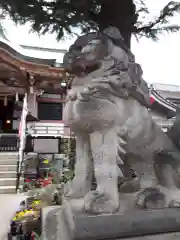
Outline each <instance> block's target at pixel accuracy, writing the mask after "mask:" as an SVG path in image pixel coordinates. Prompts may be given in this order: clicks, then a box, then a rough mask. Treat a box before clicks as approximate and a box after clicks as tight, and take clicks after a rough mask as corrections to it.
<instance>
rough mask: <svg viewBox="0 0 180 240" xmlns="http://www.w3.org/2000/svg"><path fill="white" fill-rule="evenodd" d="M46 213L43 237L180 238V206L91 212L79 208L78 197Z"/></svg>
mask: <svg viewBox="0 0 180 240" xmlns="http://www.w3.org/2000/svg"><path fill="white" fill-rule="evenodd" d="M73 201H75V200H73ZM75 205H76V207H77V208H76V209H75V208H74V206H75ZM79 206H81V204H80V205H79ZM49 210H51V211H49ZM46 212H47V209H46ZM43 215H44V219H43V226H44V235H43V240H104V239H106V240H115V239H116V240H120V239H126V240H128V239H129V240H130V239H131V240H156V239H157V240H177V239H180V209H159V210H154V211H139V210H138V211H134V212H131V213H126V214H122V213H117V214H104V215H89V214H87V213H83V212H82V211H80V209H78V201H77V203H76V204H74V203H73V205H72V202H66V203H65V204H64V205H63V206H62V207H54V208H53V209H50V208H49V209H48V213H46V216H45V212H44V214H43Z"/></svg>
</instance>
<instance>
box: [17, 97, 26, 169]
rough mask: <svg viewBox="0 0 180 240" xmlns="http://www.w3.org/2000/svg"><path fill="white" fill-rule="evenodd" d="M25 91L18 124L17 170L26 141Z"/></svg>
mask: <svg viewBox="0 0 180 240" xmlns="http://www.w3.org/2000/svg"><path fill="white" fill-rule="evenodd" d="M27 105H28V103H27V93H26V94H25V96H24V100H23V108H22V115H21V121H20V124H19V139H20V146H19V169H18V172H20V169H21V163H22V160H23V150H24V147H25V141H26V117H27V114H28V108H27Z"/></svg>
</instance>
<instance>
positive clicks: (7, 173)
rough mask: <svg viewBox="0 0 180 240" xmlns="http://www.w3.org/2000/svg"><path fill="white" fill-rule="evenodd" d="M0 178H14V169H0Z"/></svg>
mask: <svg viewBox="0 0 180 240" xmlns="http://www.w3.org/2000/svg"><path fill="white" fill-rule="evenodd" d="M1 178H16V171H0V179H1Z"/></svg>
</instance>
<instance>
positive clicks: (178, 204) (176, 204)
mask: <svg viewBox="0 0 180 240" xmlns="http://www.w3.org/2000/svg"><path fill="white" fill-rule="evenodd" d="M169 207H170V208H180V201H177V200H172V201H171V202H170V203H169Z"/></svg>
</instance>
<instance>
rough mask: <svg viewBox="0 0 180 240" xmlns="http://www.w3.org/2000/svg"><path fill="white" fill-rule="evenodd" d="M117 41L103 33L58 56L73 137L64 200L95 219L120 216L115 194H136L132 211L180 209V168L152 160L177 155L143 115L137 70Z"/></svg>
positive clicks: (144, 98)
mask: <svg viewBox="0 0 180 240" xmlns="http://www.w3.org/2000/svg"><path fill="white" fill-rule="evenodd" d="M118 38H119V39H118ZM119 40H121V41H119ZM121 43H122V39H121V34H120V33H118V30H117V29H115V28H113V27H109V28H107V29H106V30H105V31H104V32H100V31H97V32H94V33H89V34H86V35H84V36H81V37H79V38H78V39H77V40H76V41H75V43H74V44H73V45H72V46H71V47H70V49H69V51H68V53H67V54H66V55H65V57H64V66H65V68H66V70H68V71H69V72H71V73H73V74H74V76H75V77H74V79H73V81H72V88H71V90H70V91H68V101H67V103H66V105H65V108H64V113H63V117H64V122H65V124H67V125H68V126H69V127H70V128H71V130H72V131H73V132H74V133H75V135H76V166H75V177H74V179H73V181H72V182H69V183H68V184H67V185H66V187H65V195H66V196H67V197H69V198H72V199H75V198H84V209H85V211H86V212H89V213H96V214H101V213H114V212H117V211H118V210H119V206H120V208H121V210H122V205H121V202H120V198H119V192H120V193H121V196H122V197H123V195H124V193H125V192H126V193H127V192H132V191H134V189H135V190H137V191H138V190H142V192H141V194H140V195H137V198H136V199H135V200H134V209H135V206H136V207H138V208H141V209H142V208H144V209H147V208H148V209H149V208H159V207H168V206H171V207H173V204H174V205H175V206H177V205H178V204H179V206H180V196H178V194H179V193H180V191H179V189H180V174H179V172H180V167H179V166H180V163H179V162H178V161H176V160H175V158H169V157H168V158H166V159H165V158H164V157H162V156H159V155H157V153H159V152H161V151H162V150H163V151H165V152H177V151H178V150H177V148H176V146H175V144H174V143H173V142H172V140H171V139H170V138H169V137H168V136H167V134H165V133H164V132H163V131H162V130H161V128H160V127H159V126H157V125H156V124H155V123H154V122H153V120H152V118H151V116H150V115H149V111H148V106H149V103H150V96H149V90H148V86H147V84H146V82H145V81H144V80H143V78H142V69H141V67H140V65H139V64H137V63H136V62H135V58H134V56H133V54H132V53H131V51H130V50H127V49H125V48H124V47H123V46H122V44H121ZM155 156H156V158H155ZM131 169H133V171H134V172H135V173H136V174H135V175H136V176H135V178H134V177H133V176H132V173H131ZM93 174H94V176H93ZM93 177H95V180H96V184H97V188H96V189H95V190H94V189H93V190H92V179H93ZM119 179H120V181H119ZM119 182H121V183H122V184H119ZM134 182H135V184H134ZM179 195H180V194H179ZM136 202H137V203H138V204H136ZM172 203H173V204H172ZM124 210H125V209H124Z"/></svg>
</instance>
